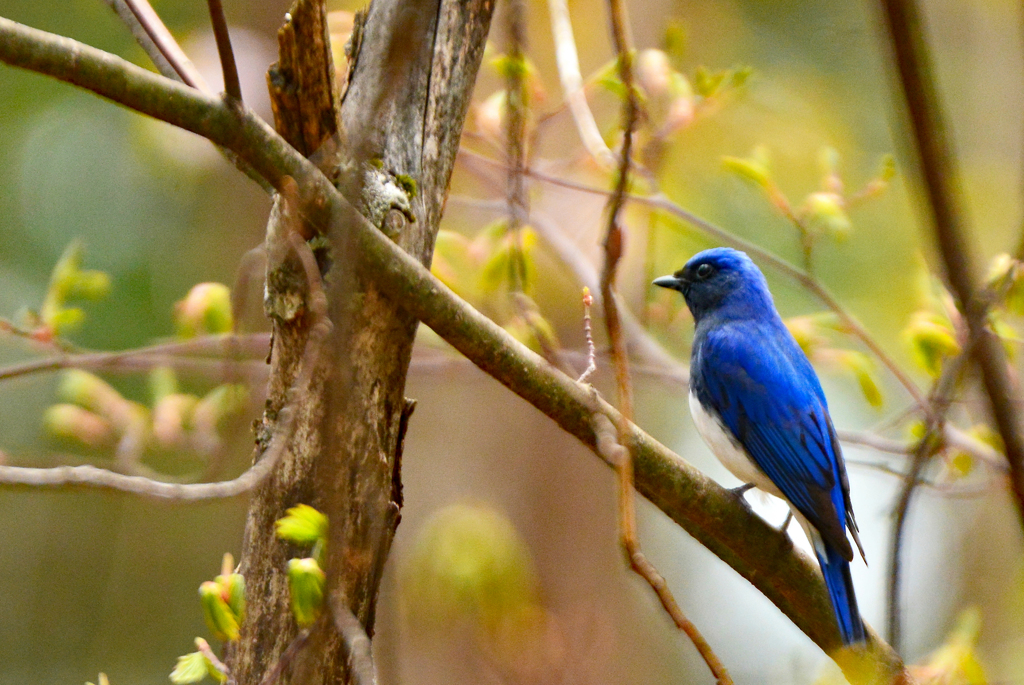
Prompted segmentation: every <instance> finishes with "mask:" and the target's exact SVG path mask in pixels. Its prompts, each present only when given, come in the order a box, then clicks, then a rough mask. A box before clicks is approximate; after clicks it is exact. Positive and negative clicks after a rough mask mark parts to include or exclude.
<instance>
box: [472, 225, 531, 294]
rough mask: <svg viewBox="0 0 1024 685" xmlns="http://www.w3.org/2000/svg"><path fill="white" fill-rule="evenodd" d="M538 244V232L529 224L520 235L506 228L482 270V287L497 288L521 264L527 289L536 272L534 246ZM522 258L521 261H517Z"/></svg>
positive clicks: (523, 281)
mask: <svg viewBox="0 0 1024 685" xmlns="http://www.w3.org/2000/svg"><path fill="white" fill-rule="evenodd" d="M502 225H503V226H504V225H505V222H502ZM536 244H537V234H536V232H535V231H534V230H533V229H532V228H530V227H529V226H523V227H522V228H520V229H519V234H518V236H517V235H515V234H514V233H512V232H511V231H508V230H507V229H506V230H505V232H504V235H503V236H502V238H501V239H500V241H498V243H497V244H496V245H495V248H494V251H493V252H492V253H491V255H490V256H489V257H488V258H487V260H486V261H485V262H484V264H483V267H482V268H481V270H480V286H481V288H482V289H483V290H484V291H489V292H493V291H495V290H497V289H498V288H499V287H501V286H502V285H503V284H504V283H506V282H507V281H508V279H509V277H510V276H511V274H512V269H513V268H519V267H520V266H521V268H522V269H523V273H522V283H523V289H524V290H527V289H528V287H529V285H530V284H531V283H533V282H534V276H535V272H536V269H535V268H534V262H533V248H534V246H535V245H536ZM520 260H521V263H517V262H519V261H520Z"/></svg>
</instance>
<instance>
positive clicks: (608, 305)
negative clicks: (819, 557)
mask: <svg viewBox="0 0 1024 685" xmlns="http://www.w3.org/2000/svg"><path fill="white" fill-rule="evenodd" d="M608 6H609V14H610V17H611V25H612V39H613V43H614V45H615V50H616V53H617V54H618V61H619V78H620V79H621V80H622V85H623V86H624V87H625V90H626V97H625V102H624V103H623V107H622V120H623V122H622V123H623V138H622V149H621V150H620V151H619V166H618V177H617V178H616V179H615V181H616V182H615V191H614V192H613V193H612V196H611V198H610V199H609V201H608V208H607V210H606V211H607V212H608V227H607V230H606V231H605V239H604V268H603V269H602V272H601V298H602V300H603V302H604V321H605V328H606V329H607V331H608V341H609V343H610V344H611V352H612V362H613V364H614V367H615V381H616V388H617V391H618V399H619V410H620V411H621V414H620V415H619V417H618V418H617V421H616V424H613V423H612V422H611V421H610V420H609V419H608V417H606V416H605V415H603V414H599V413H595V414H594V424H595V431H596V432H597V433H598V435H599V436H602V435H603V436H604V438H602V437H598V442H599V444H603V445H604V446H605V447H604V449H605V450H607V453H608V454H609V456H611V457H612V463H613V464H615V466H616V469H615V470H616V472H617V474H618V477H619V478H618V482H619V492H618V503H619V540H620V543H621V545H622V548H623V551H624V552H625V553H626V557H627V560H628V561H629V566H630V568H631V569H632V570H633V571H634V572H635V573H636V574H637V575H639V576H640V577H641V578H643V579H644V580H645V581H646V582H647V584H648V585H650V586H651V589H652V590H654V593H655V594H656V595H657V596H658V600H659V601H660V602H661V605H662V607H663V608H664V609H665V611H666V612H667V613H668V615H669V616H670V617H671V618H672V620H673V622H675V624H676V626H677V627H678V628H679V629H680V630H682V631H683V633H685V634H686V635H687V636H688V637H689V638H690V640H691V641H692V642H693V645H694V647H696V649H697V652H698V653H699V654H700V655H701V657H702V658H703V659H704V662H705V663H706V664H707V666H708V668H709V669H710V670H711V674H712V675H713V676H714V677H715V679H716V680H717V681H718V682H719V683H720V684H721V685H731V684H732V678H730V677H729V673H728V671H727V670H726V669H725V666H724V665H723V664H722V662H721V660H720V659H719V658H718V655H716V654H715V652H714V650H713V649H711V645H709V644H708V642H707V640H705V639H704V636H703V635H702V634H701V632H700V631H699V630H698V629H697V626H695V625H694V624H693V622H691V621H690V620H689V619H688V618H687V617H686V615H685V614H683V611H682V609H680V608H679V604H678V603H677V602H676V600H675V597H673V596H672V591H671V590H670V589H669V587H668V583H666V582H665V578H664V577H663V576H662V575H661V574H660V573H659V572H658V570H657V569H656V568H655V567H654V564H652V563H651V562H650V561H649V560H648V559H647V556H646V555H645V554H644V553H643V551H642V549H641V547H640V538H639V536H638V534H637V530H636V488H635V484H634V474H633V453H632V451H631V450H630V449H629V447H627V445H628V444H629V443H628V439H629V425H630V422H631V421H632V420H633V388H632V383H631V381H630V377H629V357H628V352H627V350H626V343H625V338H624V336H623V333H622V326H621V325H620V323H619V313H618V305H617V302H616V299H615V295H616V294H615V275H616V272H617V269H618V265H619V260H620V258H621V257H622V252H623V243H624V238H623V229H622V225H621V223H620V215H621V214H622V210H623V208H624V207H625V204H626V192H627V189H628V188H629V175H630V165H631V162H632V151H633V134H634V132H635V130H636V125H637V120H638V118H639V114H640V109H639V103H638V101H637V95H636V91H635V90H634V88H633V47H632V45H631V41H630V37H629V27H628V17H627V15H626V8H625V5H624V3H623V0H609V2H608ZM613 427H614V429H613Z"/></svg>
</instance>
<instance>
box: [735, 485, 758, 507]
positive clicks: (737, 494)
mask: <svg viewBox="0 0 1024 685" xmlns="http://www.w3.org/2000/svg"><path fill="white" fill-rule="evenodd" d="M754 487H755V486H754V484H753V483H744V484H743V485H741V486H739V487H738V488H729V492H731V493H732V496H733V497H735V498H736V499H738V500H739V502H740V504H742V505H743V507H744V508H745V509H747V510H748V511H749V510H750V504H749V503H748V502H747V500H745V499H744V498H743V495H744V494H745V493H746V492H747V490H752V489H753V488H754Z"/></svg>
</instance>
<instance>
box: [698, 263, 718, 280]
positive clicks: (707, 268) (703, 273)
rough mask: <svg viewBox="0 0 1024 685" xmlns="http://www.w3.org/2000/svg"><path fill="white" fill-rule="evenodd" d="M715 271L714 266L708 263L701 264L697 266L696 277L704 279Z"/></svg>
mask: <svg viewBox="0 0 1024 685" xmlns="http://www.w3.org/2000/svg"><path fill="white" fill-rule="evenodd" d="M714 273H715V267H713V266H711V265H710V264H701V265H700V266H698V267H697V278H699V279H700V280H702V281H704V280H707V279H708V278H711V275H712V274H714Z"/></svg>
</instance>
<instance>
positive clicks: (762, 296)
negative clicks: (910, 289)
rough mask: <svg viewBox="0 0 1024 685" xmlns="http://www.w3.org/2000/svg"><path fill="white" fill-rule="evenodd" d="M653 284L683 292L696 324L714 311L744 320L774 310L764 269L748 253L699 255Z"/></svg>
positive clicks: (716, 251) (718, 250)
mask: <svg viewBox="0 0 1024 685" xmlns="http://www.w3.org/2000/svg"><path fill="white" fill-rule="evenodd" d="M654 285H657V286H661V287H662V288H669V289H671V290H678V291H679V292H681V293H682V294H683V297H684V298H685V299H686V305H687V306H688V307H689V308H690V312H691V313H692V314H693V318H694V321H697V322H699V321H700V320H701V318H702V317H703V316H704V315H705V314H709V313H711V312H718V313H720V314H722V315H724V316H726V317H727V318H742V317H748V316H764V315H766V314H770V313H772V312H774V311H775V305H774V303H773V302H772V296H771V294H770V293H769V292H768V283H767V282H766V281H765V279H764V275H763V274H762V273H761V270H760V269H758V268H757V266H756V265H755V264H754V262H752V261H750V257H748V256H747V255H746V254H745V253H743V252H740V251H739V250H733V249H732V248H728V247H716V248H712V249H710V250H704V251H703V252H699V253H697V254H696V255H694V256H693V257H691V258H690V261H688V262H687V263H686V265H685V266H684V267H683V268H682V269H680V270H679V271H677V272H675V273H674V274H672V275H671V276H662V277H661V278H657V279H655V281H654Z"/></svg>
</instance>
